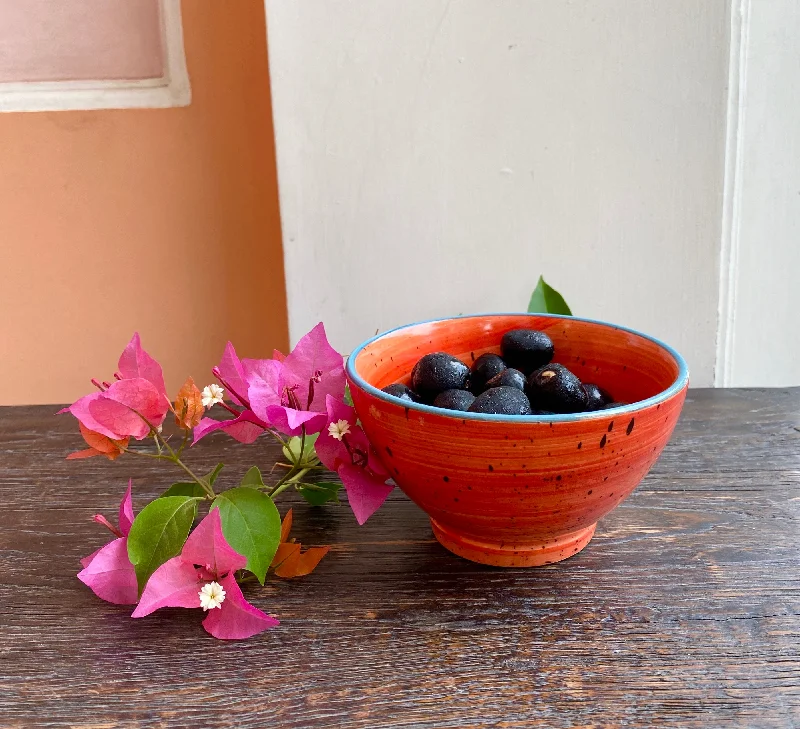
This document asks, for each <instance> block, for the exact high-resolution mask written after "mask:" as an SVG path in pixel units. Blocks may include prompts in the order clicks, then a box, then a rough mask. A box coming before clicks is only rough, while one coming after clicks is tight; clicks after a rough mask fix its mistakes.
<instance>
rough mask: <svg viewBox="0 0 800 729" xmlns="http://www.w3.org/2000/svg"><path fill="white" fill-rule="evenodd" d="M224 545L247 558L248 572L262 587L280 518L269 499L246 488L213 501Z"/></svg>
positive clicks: (274, 544) (276, 536)
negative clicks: (225, 542)
mask: <svg viewBox="0 0 800 729" xmlns="http://www.w3.org/2000/svg"><path fill="white" fill-rule="evenodd" d="M211 508H212V509H214V508H218V509H219V515H220V518H221V519H222V532H223V534H224V535H225V539H227V540H228V544H230V545H231V547H233V549H235V550H236V551H237V552H238V553H239V554H241V555H243V556H244V557H247V569H249V570H250V571H251V572H252V573H253V574H254V575H255V576H256V577H257V578H258V581H259V582H260V583H261V584H262V585H263V584H264V577H265V576H266V574H267V570H268V569H269V566H270V564H271V563H272V558H273V557H274V556H275V552H276V551H277V549H278V544H280V541H281V517H280V514H278V509H277V508H275V504H274V503H273V501H272V499H271V498H269V496H267V495H266V494H264V493H262V492H261V491H256V490H255V489H253V488H249V487H247V486H240V487H238V488H235V489H230V490H228V491H223V492H222V493H221V494H220V495H219V496H217V498H216V499H215V500H214V503H213V504H212V506H211Z"/></svg>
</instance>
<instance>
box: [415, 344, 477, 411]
mask: <svg viewBox="0 0 800 729" xmlns="http://www.w3.org/2000/svg"><path fill="white" fill-rule="evenodd" d="M468 377H469V367H467V365H465V364H464V363H463V362H462V361H461V360H460V359H457V358H456V357H453V355H451V354H446V353H445V352H433V353H432V354H426V355H425V356H424V357H423V358H422V359H421V360H420V361H419V362H417V364H415V365H414V369H413V370H412V372H411V389H412V390H414V392H416V393H417V394H418V395H419V396H420V397H421V398H422V399H423V400H424V401H425V402H433V400H434V399H435V397H436V396H437V395H438V394H439V393H440V392H444V391H445V390H464V389H465V388H466V386H467V379H468Z"/></svg>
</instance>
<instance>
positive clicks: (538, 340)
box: [500, 329, 553, 376]
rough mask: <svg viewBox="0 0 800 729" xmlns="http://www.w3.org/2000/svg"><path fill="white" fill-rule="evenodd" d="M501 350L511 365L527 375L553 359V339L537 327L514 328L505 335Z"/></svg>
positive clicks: (507, 362)
mask: <svg viewBox="0 0 800 729" xmlns="http://www.w3.org/2000/svg"><path fill="white" fill-rule="evenodd" d="M500 351H501V352H502V354H503V359H504V360H505V362H506V364H507V365H508V366H509V367H513V368H515V369H518V370H520V371H521V372H522V373H524V374H525V375H526V376H527V375H529V374H531V372H533V371H534V370H535V369H538V368H539V367H541V366H542V365H546V364H547V363H548V362H550V360H552V359H553V341H552V340H551V339H550V337H548V336H547V335H546V334H545V333H544V332H540V331H537V330H536V329H512V330H511V331H510V332H506V333H505V334H504V335H503V339H502V341H501V342H500Z"/></svg>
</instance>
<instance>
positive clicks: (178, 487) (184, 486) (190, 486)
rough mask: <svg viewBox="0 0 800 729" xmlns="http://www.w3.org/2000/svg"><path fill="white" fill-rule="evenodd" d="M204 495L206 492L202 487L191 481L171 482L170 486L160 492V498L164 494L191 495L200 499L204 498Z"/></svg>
mask: <svg viewBox="0 0 800 729" xmlns="http://www.w3.org/2000/svg"><path fill="white" fill-rule="evenodd" d="M205 495H206V492H205V491H203V487H202V486H201V485H200V484H199V483H195V482H194V481H191V482H185V483H174V484H172V486H170V487H169V488H168V489H167V490H166V491H165V492H164V493H163V494H161V497H160V498H162V499H163V498H164V497H165V496H191V497H193V498H196V499H202V498H205Z"/></svg>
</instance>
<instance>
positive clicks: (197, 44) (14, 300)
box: [0, 0, 288, 405]
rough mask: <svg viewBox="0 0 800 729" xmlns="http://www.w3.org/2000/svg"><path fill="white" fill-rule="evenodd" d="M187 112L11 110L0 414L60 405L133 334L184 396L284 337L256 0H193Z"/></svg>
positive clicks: (2, 235)
mask: <svg viewBox="0 0 800 729" xmlns="http://www.w3.org/2000/svg"><path fill="white" fill-rule="evenodd" d="M183 20H184V34H185V42H186V54H187V62H188V66H189V74H190V77H191V83H192V103H191V105H190V106H188V107H186V108H178V109H159V110H123V111H91V112H46V113H28V114H18V113H8V114H0V265H1V266H2V278H0V314H1V315H0V382H2V383H3V386H2V391H1V394H0V404H5V405H11V404H22V403H61V402H65V401H68V400H72V399H74V398H76V397H78V396H79V395H81V394H84V393H85V392H88V391H89V390H90V389H91V386H90V385H89V378H90V377H91V376H98V377H105V378H108V377H109V375H111V373H112V372H113V370H114V367H115V365H116V360H117V357H118V356H119V353H120V351H121V350H122V348H123V346H124V345H125V343H126V342H127V341H128V339H129V337H130V336H131V334H132V332H133V331H134V330H138V331H139V332H140V333H141V335H142V340H143V343H144V345H145V347H146V348H147V349H148V350H149V351H150V353H151V354H153V356H155V357H156V358H158V359H159V360H160V361H161V363H162V364H163V365H164V369H165V374H166V376H167V384H168V386H169V387H170V388H171V390H173V391H174V390H176V389H177V387H179V385H180V383H181V382H182V380H183V379H184V378H185V376H186V375H187V374H192V375H193V376H194V377H195V379H196V380H197V381H198V383H200V384H204V383H206V382H207V381H210V379H211V377H210V374H209V370H210V368H211V366H212V365H213V364H215V363H216V362H217V360H218V358H219V355H220V353H221V351H222V348H223V346H224V344H225V341H226V340H227V339H228V338H230V339H232V340H233V341H234V343H235V344H236V345H237V348H238V349H239V351H240V353H242V354H244V355H248V356H259V355H265V354H268V353H269V352H270V351H271V350H272V348H273V347H279V348H284V347H285V346H286V343H287V338H288V335H287V324H286V297H285V288H284V278H283V257H282V250H281V236H280V221H279V213H278V197H277V182H276V175H275V158H274V148H273V132H272V117H271V109H270V100H269V79H268V68H267V55H266V41H265V29H264V5H263V0H236V2H230V3H227V2H226V3H222V2H219V1H218V0H185V1H184V3H183Z"/></svg>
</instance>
